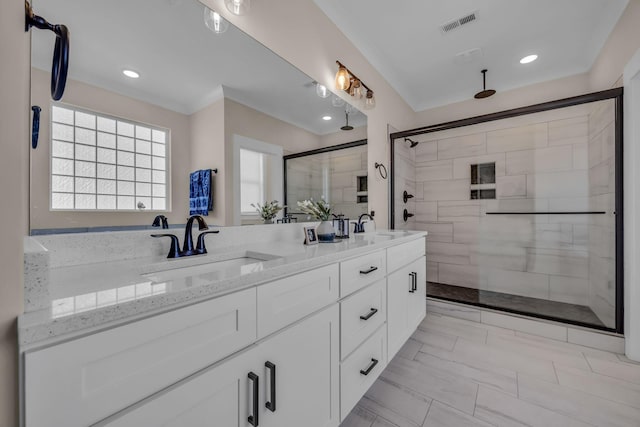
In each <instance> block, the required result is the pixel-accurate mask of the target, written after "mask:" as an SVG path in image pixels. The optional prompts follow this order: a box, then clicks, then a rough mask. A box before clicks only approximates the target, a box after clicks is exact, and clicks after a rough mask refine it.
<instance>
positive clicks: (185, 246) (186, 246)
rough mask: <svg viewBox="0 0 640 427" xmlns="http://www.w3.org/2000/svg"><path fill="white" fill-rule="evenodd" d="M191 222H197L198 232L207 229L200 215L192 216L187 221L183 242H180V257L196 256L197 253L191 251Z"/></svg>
mask: <svg viewBox="0 0 640 427" xmlns="http://www.w3.org/2000/svg"><path fill="white" fill-rule="evenodd" d="M193 220H197V221H198V230H200V231H202V230H206V229H208V228H209V226H208V225H207V223H206V222H204V218H202V217H201V216H200V215H192V216H190V217H189V219H188V220H187V226H186V227H185V229H184V240H183V241H182V256H189V255H198V253H197V252H196V251H195V250H194V249H193V234H192V232H191V228H192V227H193Z"/></svg>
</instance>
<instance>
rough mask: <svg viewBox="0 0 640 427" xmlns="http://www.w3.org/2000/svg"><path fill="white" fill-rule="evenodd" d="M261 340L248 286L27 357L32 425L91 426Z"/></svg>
mask: <svg viewBox="0 0 640 427" xmlns="http://www.w3.org/2000/svg"><path fill="white" fill-rule="evenodd" d="M255 339H256V290H255V289H247V290H244V291H240V292H236V293H234V294H230V295H226V296H223V297H220V298H216V299H213V300H210V301H205V302H202V303H199V304H194V305H192V306H189V307H184V308H182V309H179V310H174V311H170V312H168V313H163V314H160V315H157V316H153V317H150V318H148V319H144V320H140V321H137V322H132V323H129V324H127V325H124V326H120V327H117V328H113V329H109V330H107V331H103V332H98V333H94V334H91V335H87V336H86V337H82V338H78V339H75V340H72V341H69V342H65V343H62V344H58V345H54V346H52V347H48V348H44V349H41V350H35V351H29V352H27V353H26V354H25V355H24V366H25V368H24V370H25V372H24V395H25V411H26V412H25V424H26V426H27V427H52V426H64V427H86V426H88V425H91V424H93V423H95V422H98V421H100V420H102V419H103V418H105V417H107V416H109V415H111V414H113V413H115V412H117V411H119V410H121V409H123V408H126V407H127V406H129V405H131V404H133V403H135V402H137V401H139V400H141V399H144V398H146V397H147V396H149V395H151V394H153V393H155V392H158V391H160V390H162V389H164V388H165V387H168V386H170V385H172V384H174V383H176V382H177V381H180V380H182V379H183V378H185V377H187V376H189V375H192V374H193V373H195V372H198V371H199V370H201V369H203V368H205V367H206V366H209V365H211V364H212V363H214V362H216V361H217V360H220V359H222V358H224V357H226V356H228V355H230V354H232V353H234V352H236V351H239V350H241V349H242V348H244V347H246V346H248V345H250V344H251V343H252V342H254V341H255Z"/></svg>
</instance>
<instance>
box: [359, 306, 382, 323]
mask: <svg viewBox="0 0 640 427" xmlns="http://www.w3.org/2000/svg"><path fill="white" fill-rule="evenodd" d="M377 312H378V309H377V308H373V307H371V311H370V312H369V313H367V315H365V316H360V319H362V320H369V319H371V316H373V315H374V314H376V313H377Z"/></svg>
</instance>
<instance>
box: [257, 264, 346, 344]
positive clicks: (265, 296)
mask: <svg viewBox="0 0 640 427" xmlns="http://www.w3.org/2000/svg"><path fill="white" fill-rule="evenodd" d="M339 277H340V276H339V270H338V265H337V264H332V265H328V266H326V267H321V268H317V269H315V270H311V271H307V272H304V273H301V274H296V275H295V276H291V277H287V278H285V279H281V280H276V281H275V282H271V283H268V284H266V285H262V286H259V287H258V337H259V338H262V337H265V336H267V335H269V334H271V333H273V332H275V331H277V330H278V329H282V328H284V327H285V326H287V325H289V324H291V323H293V322H295V321H296V320H299V319H302V318H303V317H305V316H307V315H309V314H311V313H313V312H314V311H316V310H319V309H321V308H323V307H326V306H327V305H329V304H331V303H332V302H335V301H337V300H338V283H339V281H340V279H339Z"/></svg>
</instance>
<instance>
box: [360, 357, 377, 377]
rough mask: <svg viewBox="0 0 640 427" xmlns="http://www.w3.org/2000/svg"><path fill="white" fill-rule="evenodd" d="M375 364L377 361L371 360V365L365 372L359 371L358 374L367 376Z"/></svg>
mask: <svg viewBox="0 0 640 427" xmlns="http://www.w3.org/2000/svg"><path fill="white" fill-rule="evenodd" d="M377 364H378V359H374V358H371V364H370V365H369V367H368V368H367V369H366V370H365V371H363V370H360V373H361V374H362V375H365V376H366V375H369V372H371V371H372V370H373V368H375V367H376V365H377Z"/></svg>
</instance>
